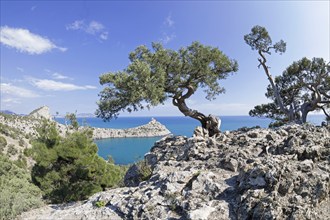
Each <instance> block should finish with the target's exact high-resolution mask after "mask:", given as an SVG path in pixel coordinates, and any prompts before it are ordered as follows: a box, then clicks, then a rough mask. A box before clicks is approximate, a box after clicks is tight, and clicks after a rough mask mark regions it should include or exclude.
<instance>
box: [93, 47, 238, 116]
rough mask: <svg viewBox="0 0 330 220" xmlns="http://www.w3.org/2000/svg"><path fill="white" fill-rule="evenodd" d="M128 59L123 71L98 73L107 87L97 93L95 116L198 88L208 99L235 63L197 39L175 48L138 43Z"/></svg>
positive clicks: (177, 96) (147, 105)
mask: <svg viewBox="0 0 330 220" xmlns="http://www.w3.org/2000/svg"><path fill="white" fill-rule="evenodd" d="M129 59H130V64H129V65H128V67H127V68H126V69H125V70H123V71H119V72H110V73H107V74H104V75H102V76H100V83H101V84H102V85H104V84H106V85H107V87H106V88H104V90H103V91H101V93H100V94H99V96H100V101H99V102H98V106H99V109H98V110H97V112H96V114H97V116H98V117H101V118H103V119H112V118H113V117H117V116H118V114H119V112H120V111H121V110H123V111H124V110H126V111H128V112H131V111H137V110H140V109H144V108H150V107H152V106H156V105H159V104H162V103H164V101H165V100H167V99H168V98H172V99H181V98H188V97H185V96H184V92H185V91H187V90H189V91H190V93H191V94H192V93H194V92H195V91H196V90H197V89H198V88H199V87H201V88H204V92H205V93H206V94H207V95H206V98H207V99H209V100H212V99H214V98H215V96H216V95H219V94H220V93H223V92H224V91H225V89H224V88H223V87H221V86H220V84H219V80H222V79H226V78H227V76H228V75H229V74H230V73H231V72H235V71H237V69H238V65H237V62H236V61H234V60H230V59H229V58H228V57H227V56H226V55H225V54H223V53H222V52H221V51H220V50H219V49H218V48H214V47H209V46H204V45H202V44H200V43H198V42H194V43H192V44H191V45H190V46H188V47H186V48H181V49H179V50H178V51H174V50H170V49H165V48H164V47H163V46H162V45H161V44H157V43H153V44H152V50H150V49H148V48H147V47H146V46H139V47H138V48H136V49H135V51H133V52H132V53H130V55H129ZM179 109H180V108H179ZM180 110H181V109H180Z"/></svg>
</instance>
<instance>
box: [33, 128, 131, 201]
mask: <svg viewBox="0 0 330 220" xmlns="http://www.w3.org/2000/svg"><path fill="white" fill-rule="evenodd" d="M45 123H47V122H45ZM45 128H47V129H45ZM38 131H39V138H38V139H37V141H35V142H34V143H33V148H32V151H31V155H32V156H33V158H34V159H35V161H36V164H35V166H34V167H33V169H32V179H33V181H34V183H35V184H36V185H37V186H39V187H40V189H41V190H42V191H43V195H44V198H45V199H47V200H49V201H51V202H53V203H63V202H69V201H77V200H83V199H86V198H88V196H90V195H92V194H94V193H96V192H99V191H102V190H105V188H107V187H114V186H117V185H118V183H120V181H121V179H122V178H123V175H124V173H123V172H122V169H121V168H120V167H119V166H116V165H114V164H111V163H107V162H106V161H105V160H104V159H103V158H101V157H99V156H98V155H97V146H96V144H95V143H93V140H92V132H91V131H90V130H84V131H82V132H78V131H76V132H73V133H71V134H67V136H66V137H65V138H62V137H60V136H59V135H58V132H57V130H56V128H55V125H54V124H49V123H47V124H43V125H42V126H41V129H38Z"/></svg>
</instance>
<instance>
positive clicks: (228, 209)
mask: <svg viewBox="0 0 330 220" xmlns="http://www.w3.org/2000/svg"><path fill="white" fill-rule="evenodd" d="M145 159H146V160H147V162H148V164H149V165H150V166H151V168H152V175H151V178H150V179H149V180H147V181H143V182H140V183H139V184H138V186H136V187H124V188H117V189H111V190H108V191H105V192H100V193H97V194H95V195H93V196H92V197H90V198H89V199H88V200H87V201H84V202H79V203H73V204H69V205H66V206H55V205H50V206H47V207H44V208H42V209H37V210H33V211H31V212H28V213H24V214H23V215H22V216H21V218H23V219H210V220H214V219H330V213H329V207H330V198H329V190H330V164H329V163H330V127H315V126H311V125H304V126H298V125H290V126H285V127H281V128H279V129H277V130H271V129H258V128H254V129H241V130H237V131H233V132H225V133H221V134H219V135H217V136H216V137H212V138H210V137H207V136H205V133H204V132H203V129H201V128H199V130H198V131H196V132H195V135H194V137H191V138H186V137H181V136H178V137H173V136H170V137H165V138H163V139H162V140H160V141H159V142H157V143H155V145H154V147H153V148H152V149H151V151H150V153H148V154H147V155H146V156H145ZM96 204H104V206H102V207H98V206H97V205H96Z"/></svg>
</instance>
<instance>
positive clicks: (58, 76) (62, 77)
mask: <svg viewBox="0 0 330 220" xmlns="http://www.w3.org/2000/svg"><path fill="white" fill-rule="evenodd" d="M44 70H45V72H47V73H48V74H49V75H50V76H51V77H52V78H53V79H70V80H73V78H71V77H69V76H65V75H63V74H61V73H58V72H54V71H51V70H49V69H44Z"/></svg>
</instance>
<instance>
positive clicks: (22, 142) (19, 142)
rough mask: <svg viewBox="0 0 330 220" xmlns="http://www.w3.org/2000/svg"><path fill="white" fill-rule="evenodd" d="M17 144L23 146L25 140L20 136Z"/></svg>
mask: <svg viewBox="0 0 330 220" xmlns="http://www.w3.org/2000/svg"><path fill="white" fill-rule="evenodd" d="M18 144H19V146H21V147H24V146H25V141H24V140H23V139H22V138H20V139H19V141H18Z"/></svg>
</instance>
